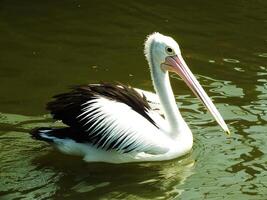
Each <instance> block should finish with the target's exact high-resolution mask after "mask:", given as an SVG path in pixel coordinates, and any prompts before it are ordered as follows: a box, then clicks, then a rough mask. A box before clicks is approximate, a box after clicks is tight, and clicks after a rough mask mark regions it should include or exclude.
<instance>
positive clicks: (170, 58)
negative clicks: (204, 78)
mask: <svg viewBox="0 0 267 200" xmlns="http://www.w3.org/2000/svg"><path fill="white" fill-rule="evenodd" d="M144 51H145V56H146V58H147V60H148V63H149V66H150V68H151V72H152V78H153V80H154V81H156V82H160V81H162V80H164V77H166V74H167V72H174V73H176V74H178V75H179V76H180V77H181V78H182V79H183V80H184V81H185V83H186V84H187V85H188V86H189V88H190V89H191V90H192V91H193V93H194V94H195V95H196V96H197V97H198V98H199V99H200V100H201V101H202V103H203V104H204V105H205V106H206V107H207V109H208V110H209V111H210V113H211V114H212V115H213V117H214V118H215V120H216V121H217V122H218V124H219V125H220V126H221V127H222V128H223V130H224V131H225V132H226V133H230V132H229V129H228V127H227V125H226V124H225V122H224V120H223V118H222V117H221V115H220V113H219V112H218V110H217V109H216V107H215V106H214V104H213V103H212V101H211V99H210V98H209V97H208V95H207V94H206V92H205V91H204V89H203V88H202V87H201V85H200V84H199V82H198V81H197V79H196V78H195V76H194V75H193V74H192V72H191V71H190V69H189V68H188V66H187V64H186V63H185V61H184V59H183V57H182V55H181V51H180V48H179V45H178V44H177V42H176V41H175V40H174V39H172V38H171V37H168V36H165V35H162V34H160V33H153V34H151V35H149V36H148V37H147V40H146V42H145V50H144ZM159 84H160V83H159ZM161 84H164V83H161Z"/></svg>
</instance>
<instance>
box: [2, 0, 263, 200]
mask: <svg viewBox="0 0 267 200" xmlns="http://www.w3.org/2000/svg"><path fill="white" fill-rule="evenodd" d="M266 8H267V2H266V1H264V0H256V1H253V2H251V1H245V0H236V1H230V0H226V1H223V2H222V1H208V0H204V1H185V0H182V1H177V2H171V1H169V2H163V1H158V0H156V1H153V3H152V2H149V1H127V2H126V1H120V0H116V1H103V0H99V1H79V0H73V1H64V2H62V1H61V2H56V1H52V0H48V1H33V0H28V1H17V0H9V1H5V0H3V1H1V2H0V29H1V31H0V44H1V47H0V91H1V98H0V149H1V151H0V156H1V160H0V176H1V177H0V195H1V199H8V200H10V199H63V198H64V199H111V198H113V199H174V198H176V199H186V200H188V199H265V198H266V195H267V172H266V170H267V162H266V161H267V159H266V158H267V157H266V153H267V144H266V141H267V136H266V121H267V79H266V77H267V76H266V75H267V65H266V61H267V56H266V54H267V37H266V36H267V26H266V25H267V9H266ZM154 31H158V32H161V33H164V34H168V35H171V36H172V37H174V38H175V39H176V40H177V41H178V42H179V44H180V47H181V49H182V53H183V56H184V58H185V60H186V62H187V63H188V65H189V66H190V68H191V70H192V71H193V72H194V74H195V75H196V76H197V78H198V80H199V81H200V82H201V84H202V85H203V87H204V88H205V89H206V91H207V93H208V94H209V95H210V97H211V98H212V99H213V100H214V102H215V104H216V106H217V107H218V109H219V110H220V112H221V113H222V115H223V116H224V118H225V120H226V122H227V124H228V125H229V127H230V129H231V132H232V136H231V137H227V136H226V135H224V134H223V133H222V131H221V130H220V128H219V126H218V125H217V124H216V123H215V122H214V120H213V119H212V117H211V116H210V114H209V113H207V111H206V110H205V108H204V107H203V106H202V104H201V103H200V102H199V100H198V99H196V98H195V97H194V95H192V93H191V92H190V90H189V89H188V88H187V87H186V86H185V84H184V83H183V82H182V81H181V80H180V79H179V78H177V77H176V76H174V77H173V78H172V85H173V89H174V91H175V95H176V99H177V104H178V106H179V108H180V110H181V112H182V114H183V116H184V118H185V119H186V121H187V122H188V124H189V125H190V128H191V129H192V132H193V134H194V147H193V150H192V152H191V153H190V154H188V155H187V156H185V157H183V158H181V159H176V160H173V161H168V162H159V163H140V164H123V165H111V164H101V163H94V164H92V163H89V164H88V163H85V162H84V161H82V160H81V158H79V157H73V156H67V155H62V154H61V153H59V152H57V151H56V150H55V149H53V148H52V147H50V146H49V145H47V144H46V143H43V142H39V141H34V140H32V139H31V138H30V136H29V134H28V132H29V131H30V130H31V129H32V128H34V127H38V126H54V125H57V124H55V123H54V122H53V121H52V120H51V116H50V115H49V114H48V113H47V111H46V110H45V103H46V102H47V101H49V100H50V99H51V96H52V95H54V94H56V93H60V92H63V91H66V90H67V89H68V88H69V86H72V85H76V84H82V83H93V82H97V81H119V82H122V83H127V84H131V85H132V86H134V87H139V88H144V89H147V90H153V88H152V85H151V81H150V75H149V70H148V67H147V63H146V61H145V59H144V56H143V42H144V40H145V37H146V35H148V34H150V33H152V32H154ZM57 123H58V122H57Z"/></svg>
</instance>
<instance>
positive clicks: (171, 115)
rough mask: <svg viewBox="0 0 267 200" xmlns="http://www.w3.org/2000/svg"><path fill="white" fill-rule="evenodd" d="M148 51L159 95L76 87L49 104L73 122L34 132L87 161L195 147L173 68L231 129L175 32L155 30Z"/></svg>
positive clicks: (157, 156)
mask: <svg viewBox="0 0 267 200" xmlns="http://www.w3.org/2000/svg"><path fill="white" fill-rule="evenodd" d="M144 52H145V56H146V59H147V61H148V64H149V68H150V71H151V77H152V81H153V85H154V88H155V91H156V94H153V93H149V92H145V91H143V90H140V89H134V88H131V87H128V86H124V85H121V84H109V83H102V84H89V85H85V86H78V87H75V88H73V90H72V91H70V92H68V93H64V94H60V95H57V96H55V97H54V98H55V99H54V101H52V102H50V103H48V105H47V108H48V110H50V111H51V114H52V116H53V118H54V119H56V120H62V122H63V123H65V124H66V125H68V127H65V128H38V129H35V130H33V131H32V133H31V134H32V137H33V138H35V139H39V140H44V141H47V142H49V143H51V144H53V145H54V146H55V147H57V148H58V149H59V150H60V151H62V152H63V153H66V154H71V155H80V156H82V157H83V159H84V160H85V161H87V162H109V163H126V162H143V161H162V160H170V159H174V158H177V157H180V156H183V155H185V154H186V153H188V152H189V151H190V150H191V148H192V145H193V136H192V132H191V130H190V129H189V127H188V125H187V124H186V122H185V121H184V119H183V117H182V116H181V114H180V112H179V109H178V108H177V105H176V102H175V98H174V95H173V91H172V88H171V85H170V81H169V72H174V73H176V74H178V75H179V76H180V77H181V78H182V79H183V80H184V81H185V83H186V84H187V85H188V86H189V87H190V89H191V90H192V91H193V93H194V94H195V95H196V96H197V97H198V98H199V99H200V100H201V101H202V103H203V104H204V105H205V106H206V107H207V109H208V110H209V111H210V113H211V114H212V115H213V117H214V118H215V120H216V121H217V122H218V124H219V125H220V126H221V127H222V129H223V130H224V131H225V132H227V133H229V130H228V127H227V125H226V124H225V122H224V120H223V118H222V117H221V115H220V113H219V112H218V110H217V109H216V108H215V106H214V104H213V103H212V101H211V99H210V98H209V97H208V95H207V94H206V93H205V91H204V90H203V88H202V87H201V85H200V84H199V82H198V81H197V79H196V78H195V77H194V75H193V74H192V73H191V71H190V70H189V68H188V66H187V65H186V63H185V61H184V59H183V58H182V55H181V51H180V48H179V46H178V44H177V43H176V42H175V41H174V40H173V39H172V38H171V37H168V36H164V35H162V34H160V33H153V34H151V35H149V36H148V37H147V40H146V41H145V49H144ZM151 97H152V98H153V99H152V100H150V98H151ZM151 104H152V106H151ZM153 105H154V106H153ZM155 105H156V106H155ZM158 105H160V110H161V112H162V114H163V117H162V116H161V115H160V114H159V113H158V112H156V111H155V110H154V109H152V107H154V108H155V109H158Z"/></svg>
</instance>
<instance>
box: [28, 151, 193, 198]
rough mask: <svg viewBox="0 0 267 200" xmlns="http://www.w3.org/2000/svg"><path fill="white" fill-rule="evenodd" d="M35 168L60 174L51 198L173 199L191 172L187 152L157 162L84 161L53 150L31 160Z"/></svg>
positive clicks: (190, 163) (191, 167)
mask: <svg viewBox="0 0 267 200" xmlns="http://www.w3.org/2000/svg"><path fill="white" fill-rule="evenodd" d="M32 164H33V165H35V166H37V168H38V169H39V170H44V169H46V168H49V169H50V170H52V171H54V173H55V174H61V176H60V177H61V178H60V179H59V180H58V183H57V185H58V190H57V192H56V194H55V195H54V196H53V198H54V199H62V198H64V199H74V198H75V199H86V198H88V197H89V196H90V199H98V198H100V197H106V198H120V199H121V198H127V197H131V196H132V197H140V198H149V199H154V198H160V197H161V198H166V197H168V198H174V197H176V196H178V195H179V193H180V192H179V190H178V189H177V187H179V185H180V184H182V183H183V182H184V181H185V179H186V178H187V177H188V176H190V175H192V174H193V168H194V161H192V160H191V158H190V155H188V156H186V157H185V158H183V159H182V160H181V159H179V160H174V161H168V162H157V163H131V164H108V163H86V162H84V161H83V160H82V159H81V157H74V156H69V155H64V154H61V153H59V152H56V151H55V150H52V151H51V152H50V153H48V154H46V155H44V156H40V157H38V158H36V159H34V160H33V163H32Z"/></svg>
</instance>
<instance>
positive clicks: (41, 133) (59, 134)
mask: <svg viewBox="0 0 267 200" xmlns="http://www.w3.org/2000/svg"><path fill="white" fill-rule="evenodd" d="M70 132H71V129H70V128H69V127H67V128H49V127H41V128H35V129H33V130H32V131H31V132H30V134H31V136H32V138H34V139H36V140H42V141H45V142H49V143H51V142H52V143H53V142H55V139H65V138H68V137H67V135H70Z"/></svg>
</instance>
